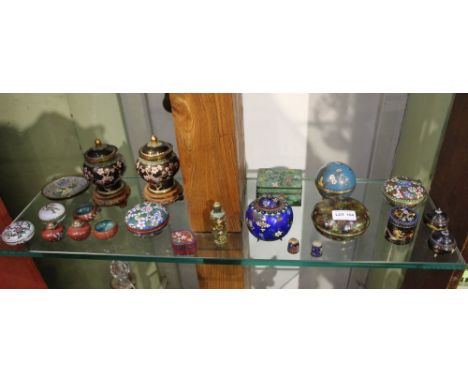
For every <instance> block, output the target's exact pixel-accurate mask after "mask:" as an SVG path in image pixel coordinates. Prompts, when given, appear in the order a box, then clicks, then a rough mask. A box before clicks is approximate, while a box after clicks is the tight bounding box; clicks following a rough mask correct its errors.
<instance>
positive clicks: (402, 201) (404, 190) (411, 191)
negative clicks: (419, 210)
mask: <svg viewBox="0 0 468 382" xmlns="http://www.w3.org/2000/svg"><path fill="white" fill-rule="evenodd" d="M383 193H384V196H385V198H386V199H387V200H388V201H389V202H390V203H391V204H394V205H402V206H407V207H414V206H417V205H418V204H420V203H421V202H423V201H424V200H425V199H426V195H427V192H426V189H425V188H424V186H423V185H422V183H421V181H419V180H416V179H410V178H407V177H405V176H395V177H393V178H390V179H388V180H386V181H385V183H384V186H383Z"/></svg>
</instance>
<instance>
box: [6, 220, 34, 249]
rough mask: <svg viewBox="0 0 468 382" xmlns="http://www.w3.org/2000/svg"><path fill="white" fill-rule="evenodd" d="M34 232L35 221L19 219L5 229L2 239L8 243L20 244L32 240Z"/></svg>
mask: <svg viewBox="0 0 468 382" xmlns="http://www.w3.org/2000/svg"><path fill="white" fill-rule="evenodd" d="M34 232H35V230H34V224H33V223H31V222H30V221H28V220H17V221H15V222H13V223H11V224H10V225H8V226H7V227H6V228H5V229H4V230H3V232H2V240H3V242H4V243H5V244H8V245H18V244H22V243H26V242H28V241H29V240H31V239H32V238H33V236H34Z"/></svg>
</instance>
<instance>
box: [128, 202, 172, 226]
mask: <svg viewBox="0 0 468 382" xmlns="http://www.w3.org/2000/svg"><path fill="white" fill-rule="evenodd" d="M168 218H169V212H168V211H167V209H166V207H164V206H163V205H162V204H159V203H154V202H143V203H139V204H137V205H136V206H135V207H133V208H131V209H130V210H128V212H127V215H126V216H125V224H126V225H127V227H128V228H130V229H131V230H133V231H153V230H155V229H157V228H158V227H161V226H164V225H165V224H166V223H167V220H168Z"/></svg>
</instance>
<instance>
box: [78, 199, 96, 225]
mask: <svg viewBox="0 0 468 382" xmlns="http://www.w3.org/2000/svg"><path fill="white" fill-rule="evenodd" d="M96 215H97V208H96V207H95V206H94V204H93V203H85V204H81V205H79V206H78V207H76V208H75V211H74V213H73V218H75V219H79V220H83V221H85V222H89V221H91V220H93V219H94V217H95V216H96Z"/></svg>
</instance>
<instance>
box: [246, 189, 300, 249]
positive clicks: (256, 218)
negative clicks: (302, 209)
mask: <svg viewBox="0 0 468 382" xmlns="http://www.w3.org/2000/svg"><path fill="white" fill-rule="evenodd" d="M245 223H246V224H247V228H248V229H249V231H250V233H251V234H252V235H253V236H255V237H256V238H257V239H259V240H265V241H273V240H278V239H282V238H283V237H284V236H285V235H286V234H287V233H288V232H289V230H290V229H291V225H292V223H293V211H292V208H291V207H290V206H289V204H288V203H287V202H286V201H285V200H284V199H282V198H280V197H277V196H271V195H264V196H261V197H260V198H257V199H255V200H254V201H253V202H252V203H250V204H249V207H248V208H247V211H245Z"/></svg>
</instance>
